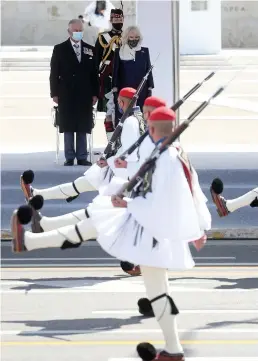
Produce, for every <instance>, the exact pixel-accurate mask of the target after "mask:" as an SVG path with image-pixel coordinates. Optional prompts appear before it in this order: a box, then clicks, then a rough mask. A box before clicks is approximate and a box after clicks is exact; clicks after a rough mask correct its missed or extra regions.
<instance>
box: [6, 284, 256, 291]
mask: <svg viewBox="0 0 258 361" xmlns="http://www.w3.org/2000/svg"><path fill="white" fill-rule="evenodd" d="M42 284H43V282H42ZM28 286H29V284H28ZM45 286H47V285H46V284H45ZM49 286H50V287H51V285H49ZM52 286H53V287H65V286H58V284H53V285H52ZM132 286H133V287H132ZM137 286H138V287H137ZM115 292H116V293H143V294H145V288H144V287H143V285H136V284H135V285H130V286H129V285H128V284H126V285H123V286H122V285H117V286H116V287H114V285H111V284H109V283H108V282H107V284H102V285H101V286H98V285H92V286H81V287H74V288H56V289H31V290H29V293H30V294H63V293H115ZM175 292H177V293H180V292H181V293H222V294H225V293H236V294H237V293H257V289H248V290H246V289H238V288H234V289H213V288H210V289H209V288H207V289H205V288H197V287H196V288H194V287H192V288H190V287H189V288H185V287H173V293H175ZM0 294H27V291H26V290H0Z"/></svg>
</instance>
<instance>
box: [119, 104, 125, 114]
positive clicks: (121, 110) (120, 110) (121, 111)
mask: <svg viewBox="0 0 258 361" xmlns="http://www.w3.org/2000/svg"><path fill="white" fill-rule="evenodd" d="M118 111H119V113H121V114H123V113H124V111H123V109H122V108H121V107H120V106H119V105H118Z"/></svg>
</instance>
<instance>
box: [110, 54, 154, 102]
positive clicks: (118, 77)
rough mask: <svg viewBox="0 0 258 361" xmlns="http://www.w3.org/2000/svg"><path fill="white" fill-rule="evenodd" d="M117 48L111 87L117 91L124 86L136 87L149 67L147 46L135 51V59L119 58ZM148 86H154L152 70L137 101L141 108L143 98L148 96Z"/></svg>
mask: <svg viewBox="0 0 258 361" xmlns="http://www.w3.org/2000/svg"><path fill="white" fill-rule="evenodd" d="M119 50H120V49H116V50H115V56H114V61H113V77H112V88H117V89H118V93H119V91H120V90H121V89H122V88H125V87H131V88H134V89H137V88H138V86H139V84H140V83H141V81H142V79H143V77H144V76H145V75H146V73H147V71H148V70H149V68H150V67H151V62H150V54H149V49H148V48H145V47H142V48H141V50H139V51H136V55H135V60H121V58H120V56H119ZM150 88H151V89H153V88H154V82H153V75H152V72H150V74H149V76H148V79H147V81H146V84H145V86H144V88H143V89H142V91H141V93H140V96H139V98H138V101H137V105H138V106H139V107H140V108H141V109H142V107H143V104H144V101H145V99H146V98H147V97H148V96H150V91H149V89H150Z"/></svg>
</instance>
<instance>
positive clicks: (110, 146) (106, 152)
mask: <svg viewBox="0 0 258 361" xmlns="http://www.w3.org/2000/svg"><path fill="white" fill-rule="evenodd" d="M158 57H159V55H158ZM158 57H157V58H156V60H155V62H154V63H153V64H152V65H151V66H150V68H149V69H148V71H147V73H146V75H145V76H144V77H143V79H142V81H141V83H140V84H139V86H138V88H137V90H136V93H135V94H134V96H133V98H132V99H131V100H130V103H129V105H128V107H127V109H126V111H125V112H124V113H123V115H122V117H121V119H120V121H119V123H118V125H117V127H116V129H115V131H114V133H113V135H112V137H111V139H110V141H109V142H108V144H107V146H106V148H105V150H104V155H102V157H101V158H102V159H107V158H109V157H111V156H112V155H113V152H114V149H113V146H114V144H115V142H116V140H117V138H118V137H119V136H120V134H121V133H122V128H123V124H124V122H125V120H126V118H128V116H129V114H130V113H131V111H132V108H133V107H134V105H135V104H136V102H137V99H138V98H139V94H140V93H141V91H142V89H143V87H144V85H145V83H146V81H147V79H148V76H149V74H150V72H151V71H152V69H153V68H154V64H155V63H156V61H157V59H158Z"/></svg>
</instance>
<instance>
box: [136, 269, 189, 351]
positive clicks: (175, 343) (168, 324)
mask: <svg viewBox="0 0 258 361" xmlns="http://www.w3.org/2000/svg"><path fill="white" fill-rule="evenodd" d="M140 267H141V272H142V277H143V280H144V284H145V287H146V293H147V296H148V298H149V300H150V301H152V300H153V299H156V298H157V300H155V301H154V302H152V308H153V311H154V314H155V317H156V319H157V321H158V323H159V325H160V328H161V329H162V332H163V335H164V339H165V342H166V347H165V350H166V351H167V352H168V353H170V354H180V353H183V348H182V346H181V344H180V340H179V336H178V330H177V323H176V314H173V313H177V312H175V311H174V312H173V310H172V307H171V303H170V301H169V299H168V297H160V298H159V296H161V295H163V294H166V295H169V284H168V274H167V270H165V269H162V268H154V267H146V266H140ZM172 312H173V313H172Z"/></svg>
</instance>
